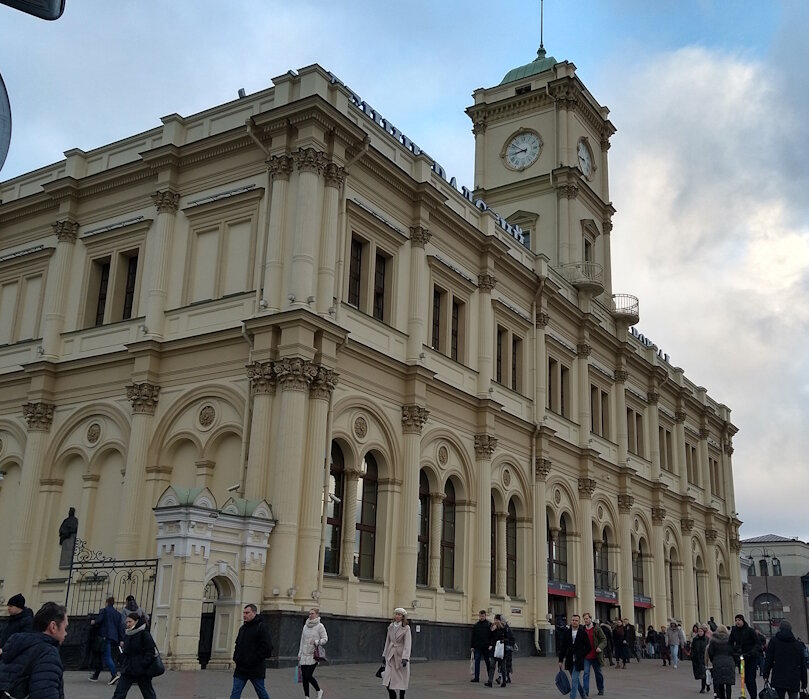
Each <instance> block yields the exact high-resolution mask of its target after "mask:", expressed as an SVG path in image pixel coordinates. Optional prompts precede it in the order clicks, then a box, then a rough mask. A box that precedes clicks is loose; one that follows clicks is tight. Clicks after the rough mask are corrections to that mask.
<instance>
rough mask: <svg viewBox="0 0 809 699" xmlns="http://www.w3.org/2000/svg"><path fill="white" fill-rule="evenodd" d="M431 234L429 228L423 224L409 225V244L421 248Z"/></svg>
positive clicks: (427, 241)
mask: <svg viewBox="0 0 809 699" xmlns="http://www.w3.org/2000/svg"><path fill="white" fill-rule="evenodd" d="M432 237H433V234H432V233H430V229H429V228H425V227H424V226H410V244H411V245H414V246H415V247H417V248H423V247H424V246H425V245H427V243H429V242H430V238H432Z"/></svg>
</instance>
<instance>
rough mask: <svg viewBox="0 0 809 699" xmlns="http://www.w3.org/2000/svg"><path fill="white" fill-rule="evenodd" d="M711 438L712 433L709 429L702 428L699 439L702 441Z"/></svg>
mask: <svg viewBox="0 0 809 699" xmlns="http://www.w3.org/2000/svg"><path fill="white" fill-rule="evenodd" d="M710 436H711V431H710V430H709V429H708V428H707V427H700V429H699V438H700V439H708V437H710Z"/></svg>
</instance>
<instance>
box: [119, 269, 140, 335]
mask: <svg viewBox="0 0 809 699" xmlns="http://www.w3.org/2000/svg"><path fill="white" fill-rule="evenodd" d="M137 276H138V256H137V255H132V256H130V257H128V258H127V264H126V284H125V288H124V308H123V316H122V320H128V319H129V318H131V317H132V307H133V305H134V303H135V280H136V279H137Z"/></svg>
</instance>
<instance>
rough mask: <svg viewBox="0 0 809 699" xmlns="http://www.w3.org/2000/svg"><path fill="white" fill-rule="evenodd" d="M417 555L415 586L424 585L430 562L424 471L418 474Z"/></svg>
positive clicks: (426, 490) (428, 498) (428, 516)
mask: <svg viewBox="0 0 809 699" xmlns="http://www.w3.org/2000/svg"><path fill="white" fill-rule="evenodd" d="M418 518H419V538H418V541H419V555H418V561H417V563H416V584H417V585H426V584H427V580H428V578H427V574H428V565H429V561H430V484H429V483H428V482H427V476H426V475H425V473H424V471H421V472H420V474H419V513H418Z"/></svg>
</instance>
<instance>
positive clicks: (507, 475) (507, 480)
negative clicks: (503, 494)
mask: <svg viewBox="0 0 809 699" xmlns="http://www.w3.org/2000/svg"><path fill="white" fill-rule="evenodd" d="M503 485H504V486H506V488H508V487H509V485H511V471H509V470H508V469H507V468H504V469H503Z"/></svg>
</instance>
